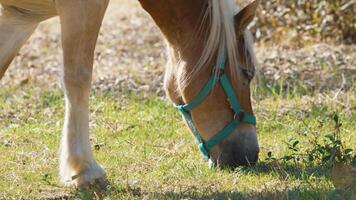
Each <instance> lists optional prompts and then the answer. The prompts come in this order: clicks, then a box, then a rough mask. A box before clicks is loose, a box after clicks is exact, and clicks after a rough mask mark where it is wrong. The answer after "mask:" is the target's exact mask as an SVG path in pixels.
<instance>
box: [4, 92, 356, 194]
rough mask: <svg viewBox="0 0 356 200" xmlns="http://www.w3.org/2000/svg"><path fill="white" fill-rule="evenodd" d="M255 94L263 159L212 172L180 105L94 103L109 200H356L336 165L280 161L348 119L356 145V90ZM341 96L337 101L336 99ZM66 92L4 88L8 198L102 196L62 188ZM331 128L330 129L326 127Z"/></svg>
mask: <svg viewBox="0 0 356 200" xmlns="http://www.w3.org/2000/svg"><path fill="white" fill-rule="evenodd" d="M254 96H255V99H256V100H255V101H256V102H255V104H254V105H255V112H256V115H257V118H258V132H259V141H260V145H261V153H260V162H259V164H258V165H257V166H255V167H250V168H238V169H236V170H234V171H227V170H219V169H209V167H208V165H207V163H206V162H205V161H204V160H203V159H202V157H201V155H200V152H199V151H198V149H197V148H196V143H195V141H194V138H193V137H192V136H191V134H190V133H189V131H188V130H187V128H185V126H184V124H183V122H182V120H181V117H180V115H179V113H178V112H176V111H175V110H174V108H173V107H172V106H171V104H170V103H169V102H167V101H165V100H162V99H161V98H159V97H157V96H154V95H151V96H148V97H144V95H137V94H130V93H124V94H121V95H117V94H111V93H110V94H102V93H94V94H93V95H92V96H91V99H90V101H91V104H90V105H91V106H90V110H91V116H90V118H91V123H90V127H91V132H92V133H91V143H92V147H93V149H94V154H95V156H96V158H97V159H98V161H99V162H100V163H101V164H102V165H103V166H104V167H105V170H106V172H107V175H108V178H109V181H110V183H111V187H110V189H109V191H108V194H107V197H106V198H107V199H143V198H146V199H147V198H148V199H355V198H356V196H355V195H356V193H355V191H353V190H352V188H349V189H343V188H336V187H335V186H334V183H333V181H332V178H331V175H330V168H329V167H327V166H325V165H322V164H319V165H309V164H307V163H293V162H271V161H268V160H266V158H267V153H268V152H272V153H273V155H274V156H276V157H281V156H283V155H285V154H287V153H288V151H289V149H288V148H287V145H286V142H287V141H288V139H289V138H297V139H298V140H300V141H301V144H300V146H301V147H307V146H308V145H309V144H308V140H307V139H306V138H310V137H315V136H316V135H325V134H328V133H329V132H331V131H333V124H332V120H331V119H329V116H330V114H331V113H333V112H337V113H338V114H339V115H340V118H341V122H342V123H343V125H342V127H341V134H342V139H343V142H344V144H345V146H346V147H348V148H353V147H355V146H356V143H355V142H356V132H355V128H356V112H355V108H356V95H355V92H354V91H352V90H351V91H349V92H345V93H340V94H339V95H337V96H335V93H332V94H324V95H319V96H317V95H313V96H301V95H294V96H292V97H291V96H290V95H287V96H285V95H281V94H277V93H272V94H268V95H266V94H265V95H263V96H261V95H258V93H255V94H254ZM334 97H335V98H334ZM62 105H63V98H62V92H61V91H60V90H57V89H56V90H53V89H48V88H46V87H45V86H26V87H24V88H21V89H6V88H5V89H1V90H0V110H1V111H2V112H1V113H0V152H1V154H0V162H1V165H0V199H21V198H23V199H41V198H42V199H55V198H69V199H77V198H82V199H87V198H90V196H91V195H92V191H90V190H87V191H84V190H82V191H78V190H74V189H68V188H63V187H61V186H60V185H59V184H58V179H59V178H58V169H57V168H58V167H57V166H58V158H57V150H58V143H59V140H60V132H61V126H62V124H63V106H62ZM321 121H322V122H324V123H322V125H321V123H320V122H321Z"/></svg>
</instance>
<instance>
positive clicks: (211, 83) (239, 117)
mask: <svg viewBox="0 0 356 200" xmlns="http://www.w3.org/2000/svg"><path fill="white" fill-rule="evenodd" d="M226 60H227V56H226V53H224V54H223V55H222V56H219V62H218V65H217V69H218V70H219V73H218V74H217V75H216V74H214V75H213V76H212V77H211V78H210V79H209V80H208V82H207V83H206V84H205V85H204V86H203V88H202V89H201V90H200V92H199V93H198V95H197V96H196V97H195V98H194V99H193V100H192V101H191V102H190V103H187V104H184V105H175V107H176V108H177V109H178V110H179V111H180V112H181V113H182V114H183V116H184V118H185V120H186V121H187V123H188V126H189V128H190V129H191V131H192V132H193V134H194V137H195V138H196V139H197V141H198V147H199V149H200V151H201V152H202V153H203V155H204V158H205V159H209V158H210V150H211V149H212V148H213V147H214V146H216V145H217V144H219V143H220V142H222V141H223V140H224V139H226V138H227V137H228V136H229V135H230V134H231V133H232V132H233V131H234V130H235V129H236V127H237V126H239V124H241V123H242V122H245V123H249V124H252V125H256V117H255V116H253V115H249V114H246V113H244V111H243V110H242V109H241V105H240V103H239V101H238V99H237V97H236V94H235V92H234V89H233V87H232V85H231V84H230V81H229V79H228V77H227V75H226V73H225V65H226ZM217 83H220V84H221V85H222V87H223V89H224V91H225V93H226V95H227V98H228V100H229V102H230V105H231V107H232V110H233V111H234V119H233V120H232V121H231V122H230V123H229V124H227V125H226V126H225V127H224V128H223V129H222V130H221V131H219V132H218V133H217V134H216V135H215V136H213V137H212V138H210V139H209V140H208V141H204V140H203V138H202V137H201V135H200V133H199V131H198V129H197V128H196V126H195V124H194V122H193V119H192V116H191V114H190V112H191V111H192V110H193V109H194V108H196V107H197V106H198V105H200V104H201V103H202V102H203V101H204V99H205V98H206V97H207V96H208V95H209V94H210V93H211V92H212V91H213V89H214V88H215V86H216V85H217Z"/></svg>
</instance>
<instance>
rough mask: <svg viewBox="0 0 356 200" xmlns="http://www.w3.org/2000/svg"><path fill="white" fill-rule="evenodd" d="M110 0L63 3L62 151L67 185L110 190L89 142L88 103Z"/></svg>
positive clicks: (58, 4)
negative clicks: (96, 50)
mask: <svg viewBox="0 0 356 200" xmlns="http://www.w3.org/2000/svg"><path fill="white" fill-rule="evenodd" d="M107 4H108V0H76V1H73V0H60V1H56V8H57V11H58V14H59V16H60V20H61V28H62V45H63V53H64V69H63V85H64V89H65V98H66V99H65V101H66V108H65V109H66V111H65V112H66V113H65V122H64V128H63V133H62V141H61V147H60V175H61V179H62V181H63V182H65V183H66V184H67V185H68V184H70V185H73V184H74V185H75V186H77V187H86V186H88V185H90V184H97V185H99V186H101V187H106V180H105V173H104V171H103V169H102V168H101V167H100V166H99V164H98V163H97V162H96V160H95V159H94V157H93V154H92V151H91V148H90V142H89V116H88V114H89V113H88V101H89V95H90V87H91V75H92V66H93V56H94V49H95V44H96V40H97V37H98V32H99V29H100V26H101V23H102V19H103V16H104V13H105V10H106V7H107Z"/></svg>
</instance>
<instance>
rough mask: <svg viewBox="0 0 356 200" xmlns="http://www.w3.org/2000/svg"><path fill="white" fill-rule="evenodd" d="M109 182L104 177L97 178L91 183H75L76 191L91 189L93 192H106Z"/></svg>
mask: <svg viewBox="0 0 356 200" xmlns="http://www.w3.org/2000/svg"><path fill="white" fill-rule="evenodd" d="M108 185H109V181H108V180H107V178H106V177H105V176H103V177H100V178H97V179H95V180H93V181H92V182H89V181H87V182H77V184H76V187H77V188H78V189H93V190H95V191H100V192H106V191H107V189H108Z"/></svg>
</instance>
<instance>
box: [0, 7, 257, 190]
mask: <svg viewBox="0 0 356 200" xmlns="http://www.w3.org/2000/svg"><path fill="white" fill-rule="evenodd" d="M139 2H140V3H141V5H142V7H143V8H144V9H145V10H146V11H147V12H148V13H149V14H150V15H151V17H152V18H153V20H154V21H155V23H156V24H157V26H158V27H159V28H160V30H161V32H162V33H163V35H164V36H165V38H166V41H167V44H168V45H167V46H168V48H167V49H168V55H169V58H168V65H167V69H166V75H165V80H164V84H165V89H166V92H167V95H168V97H169V98H170V99H171V100H172V102H173V103H174V104H175V106H176V107H177V108H178V109H179V110H180V111H181V112H182V113H183V116H184V118H185V121H186V122H187V125H188V127H190V129H191V131H192V132H193V134H194V136H195V137H196V139H197V140H198V144H199V149H200V150H201V151H202V153H203V155H204V156H205V157H206V158H207V159H209V160H210V161H211V162H210V163H212V164H214V165H216V166H220V167H235V166H238V165H249V164H253V163H256V162H257V159H258V152H259V145H258V141H257V134H256V126H255V124H256V120H255V118H254V116H253V111H252V106H251V97H250V86H249V83H250V81H251V79H252V78H253V76H254V69H255V57H254V51H253V48H252V37H251V34H250V32H249V31H248V30H246V28H247V26H248V24H249V23H250V22H251V20H252V19H253V17H254V15H255V11H256V8H257V5H258V0H256V1H254V2H252V3H251V4H249V5H248V6H246V7H245V8H244V9H242V10H240V11H239V10H238V8H237V6H236V5H235V3H234V0H139ZM0 3H1V5H2V7H3V8H2V10H1V11H2V12H1V16H0V78H1V77H2V76H3V75H4V73H5V71H6V69H7V68H8V66H9V64H10V63H11V61H12V60H13V58H14V57H15V55H16V54H17V52H18V51H19V49H20V48H21V47H22V45H23V44H24V43H25V42H26V40H27V39H28V38H29V36H30V35H31V34H32V32H33V31H34V30H35V29H36V27H37V25H38V24H39V23H40V22H41V21H44V20H46V19H48V18H51V17H55V16H59V17H60V22H61V30H62V47H63V52H64V56H63V57H64V58H63V59H64V66H63V73H62V74H63V77H62V81H63V87H64V92H65V123H64V127H63V132H62V137H61V145H60V166H59V169H60V176H61V180H62V181H63V182H64V183H66V184H69V185H74V186H77V187H85V186H88V185H89V184H96V185H98V186H101V187H103V188H104V187H106V184H107V183H106V178H105V173H104V171H103V169H102V168H101V167H100V165H99V164H98V163H97V162H96V160H95V159H94V157H93V154H92V151H91V149H90V143H89V123H88V121H89V120H88V99H89V95H90V87H91V77H92V68H93V54H94V50H95V44H96V40H97V37H98V32H99V29H100V26H101V23H102V19H103V16H104V13H105V11H106V8H107V5H108V0H0ZM238 11H239V12H238ZM236 13H237V14H236Z"/></svg>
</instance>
